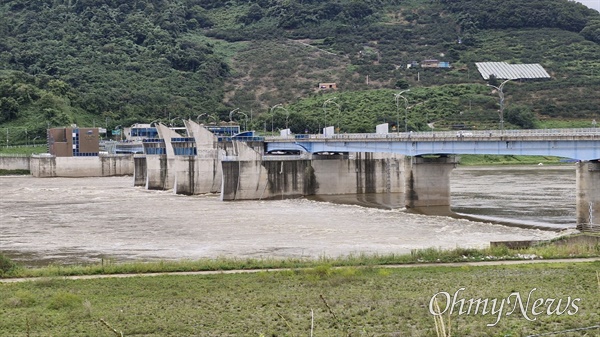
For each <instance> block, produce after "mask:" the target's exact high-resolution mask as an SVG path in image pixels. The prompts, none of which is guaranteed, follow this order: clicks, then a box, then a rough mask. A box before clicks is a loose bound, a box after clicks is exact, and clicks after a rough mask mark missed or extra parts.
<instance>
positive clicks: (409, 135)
mask: <svg viewBox="0 0 600 337" xmlns="http://www.w3.org/2000/svg"><path fill="white" fill-rule="evenodd" d="M542 137H593V138H595V137H598V138H600V128H581V129H531V130H481V131H475V130H461V131H427V132H400V133H387V134H378V133H344V134H337V135H330V136H329V135H328V136H326V135H322V134H318V135H307V134H302V135H289V136H283V137H282V136H268V137H265V141H267V142H272V141H319V140H340V139H346V140H363V139H376V140H385V139H390V140H394V139H401V140H406V139H456V138H487V139H489V138H542Z"/></svg>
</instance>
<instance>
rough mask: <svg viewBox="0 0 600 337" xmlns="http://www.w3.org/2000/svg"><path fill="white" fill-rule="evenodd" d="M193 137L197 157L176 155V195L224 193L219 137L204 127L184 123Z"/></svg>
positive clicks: (187, 122) (188, 122) (222, 154)
mask: <svg viewBox="0 0 600 337" xmlns="http://www.w3.org/2000/svg"><path fill="white" fill-rule="evenodd" d="M184 122H185V127H186V129H187V130H188V133H189V136H191V137H193V139H194V144H193V148H194V149H195V150H194V151H195V152H196V154H195V155H189V156H186V155H176V156H175V161H174V164H173V165H174V170H175V172H174V175H175V182H174V192H175V193H176V194H185V195H193V194H205V193H218V192H220V191H221V176H222V167H221V157H222V156H224V151H222V150H219V148H218V139H217V137H216V136H215V135H214V134H213V133H212V132H210V131H208V130H207V129H205V128H204V127H202V126H201V125H199V124H197V123H195V122H193V121H191V120H189V121H184Z"/></svg>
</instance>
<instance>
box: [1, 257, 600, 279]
mask: <svg viewBox="0 0 600 337" xmlns="http://www.w3.org/2000/svg"><path fill="white" fill-rule="evenodd" d="M599 261H600V257H593V258H577V259H553V260H507V261H481V262H451V263H415V264H393V265H379V266H376V267H380V268H427V267H464V266H472V267H480V266H503V265H519V264H538V263H548V264H552V263H582V262H599ZM336 268H344V267H336ZM292 269H302V268H278V269H236V270H205V271H186V272H161V273H143V274H103V275H76V276H54V277H50V278H58V279H64V280H91V279H101V278H111V277H112V278H126V277H149V276H165V275H181V276H188V275H217V274H249V273H258V272H276V271H284V270H292ZM47 278H48V277H23V278H7V279H0V283H17V282H29V281H36V280H40V279H47Z"/></svg>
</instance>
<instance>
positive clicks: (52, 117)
mask: <svg viewBox="0 0 600 337" xmlns="http://www.w3.org/2000/svg"><path fill="white" fill-rule="evenodd" d="M0 33H1V34H0V69H3V70H0V132H1V133H2V134H3V133H4V132H7V135H8V136H7V139H9V141H10V143H11V144H12V143H17V142H24V141H26V140H25V139H26V138H29V139H32V138H33V137H35V136H43V134H44V130H45V128H46V127H48V126H60V125H68V124H71V123H77V124H79V125H85V126H106V127H108V128H113V127H116V126H118V125H130V124H132V123H134V122H144V121H145V122H150V121H154V120H161V121H163V122H166V123H169V122H171V123H177V122H178V121H180V119H182V118H196V117H197V116H201V117H200V119H199V120H200V121H204V120H208V119H210V120H213V119H220V120H229V112H230V111H231V110H234V109H236V108H239V111H241V112H243V113H244V114H245V115H246V116H248V122H249V123H250V124H251V128H254V129H257V130H266V131H270V129H271V125H272V126H273V128H274V129H278V128H283V127H284V126H285V123H286V119H287V120H288V124H289V125H290V126H291V127H292V129H293V131H295V132H304V130H306V129H308V130H310V131H311V132H316V131H317V130H318V128H319V127H322V126H323V124H325V123H326V122H327V123H328V124H331V123H332V122H334V124H335V125H336V126H338V127H340V128H341V131H342V132H364V131H372V130H373V128H374V125H375V124H376V123H380V122H389V123H390V124H393V125H394V126H395V124H396V123H398V122H400V125H399V126H398V127H399V128H400V129H402V128H403V127H404V122H406V123H407V124H408V127H409V128H410V129H411V130H428V129H429V126H428V124H429V125H430V126H431V125H433V126H434V127H435V128H438V129H439V128H442V129H443V128H450V127H452V125H458V124H464V125H466V126H469V127H475V128H488V127H494V128H495V127H498V113H497V110H498V96H497V95H495V94H494V93H493V92H492V91H491V90H489V88H488V87H486V84H487V83H486V82H485V81H483V80H482V79H481V76H480V75H479V74H478V72H477V69H476V67H475V64H474V63H475V62H485V61H506V62H509V63H540V64H542V65H543V66H544V68H545V69H546V70H547V71H548V72H549V73H550V74H551V75H552V79H551V80H547V81H532V82H512V83H509V84H507V86H506V88H505V93H506V95H507V100H506V102H507V109H506V111H505V113H506V116H505V117H506V120H507V122H508V125H507V127H549V126H585V127H587V126H591V120H592V119H593V118H600V111H599V110H600V109H599V107H600V95H598V92H599V91H600V59H599V58H598V55H600V53H599V52H600V44H599V43H600V13H598V12H596V11H594V10H590V9H587V8H586V7H584V6H583V5H580V4H577V3H574V2H569V1H567V0H531V1H527V2H523V1H517V0H507V1H503V2H492V1H489V0H463V1H449V0H446V1H430V0H402V1H400V0H371V1H341V0H323V1H310V0H308V1H301V2H294V1H279V0H256V1H239V0H231V1H209V0H172V1H164V0H154V1H133V2H132V1H123V0H52V1H50V0H41V1H33V2H32V1H24V0H16V1H2V3H0ZM425 59H439V60H440V61H446V62H450V63H451V65H452V68H451V69H422V68H418V67H413V68H410V69H407V64H410V63H411V62H413V61H418V62H419V61H422V60H425ZM320 82H335V83H336V85H337V87H338V89H337V91H335V92H332V91H321V90H319V88H318V84H319V83H320ZM407 88H410V90H411V91H410V92H407V93H406V94H405V95H404V96H405V97H406V98H407V100H408V101H407V106H408V107H409V109H408V111H407V113H405V111H404V103H402V102H400V103H402V104H399V105H398V104H397V102H396V100H395V97H394V94H395V93H397V92H398V90H401V89H407ZM334 97H335V99H334ZM328 99H329V100H330V101H329V102H332V101H333V102H335V104H333V103H332V104H328V105H326V104H324V103H325V102H326V101H327V100H328ZM276 104H283V105H284V107H285V109H271V107H273V106H274V105H276ZM271 112H272V113H271ZM401 115H403V116H401ZM209 116H212V119H211V118H210V117H209ZM402 117H404V119H403V118H402ZM240 118H246V117H245V116H243V115H242V114H236V115H235V116H234V119H236V120H240ZM432 123H433V124H432Z"/></svg>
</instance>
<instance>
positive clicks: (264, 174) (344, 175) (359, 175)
mask: <svg viewBox="0 0 600 337" xmlns="http://www.w3.org/2000/svg"><path fill="white" fill-rule="evenodd" d="M235 148H236V151H234V152H236V153H237V154H238V156H231V157H226V160H224V161H223V163H222V166H223V185H222V190H221V198H222V200H252V199H275V198H291V197H300V196H306V195H340V194H372V193H402V192H404V174H403V172H402V169H403V168H404V165H403V164H402V163H403V156H400V155H391V154H390V155H385V154H373V153H360V154H353V155H352V156H343V155H339V156H337V155H336V156H312V159H311V157H310V156H308V155H307V156H304V157H302V156H261V155H260V153H258V152H257V151H254V150H253V149H251V148H250V147H249V146H247V145H245V144H243V143H241V144H237V145H235Z"/></svg>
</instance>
